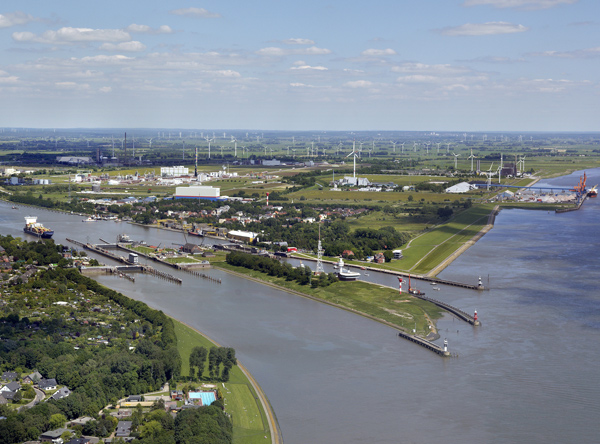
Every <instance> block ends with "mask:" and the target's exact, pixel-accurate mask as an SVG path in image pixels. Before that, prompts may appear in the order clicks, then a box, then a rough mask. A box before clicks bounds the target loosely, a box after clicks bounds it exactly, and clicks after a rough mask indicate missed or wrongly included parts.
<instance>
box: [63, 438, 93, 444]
mask: <svg viewBox="0 0 600 444" xmlns="http://www.w3.org/2000/svg"><path fill="white" fill-rule="evenodd" d="M89 442H90V439H89V438H73V439H71V440H69V441H67V442H66V443H65V444H88V443H89Z"/></svg>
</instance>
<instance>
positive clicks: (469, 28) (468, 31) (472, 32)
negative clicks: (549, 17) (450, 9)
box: [440, 22, 529, 36]
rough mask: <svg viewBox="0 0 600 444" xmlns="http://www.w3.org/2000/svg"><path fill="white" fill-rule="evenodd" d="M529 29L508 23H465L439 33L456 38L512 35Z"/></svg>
mask: <svg viewBox="0 0 600 444" xmlns="http://www.w3.org/2000/svg"><path fill="white" fill-rule="evenodd" d="M528 30H529V28H528V27H526V26H523V25H515V24H513V23H508V22H487V23H466V24H464V25H460V26H453V27H448V28H444V29H442V30H441V31H440V32H441V33H442V34H444V35H450V36H457V35H466V36H478V35H498V34H514V33H517V32H525V31H528Z"/></svg>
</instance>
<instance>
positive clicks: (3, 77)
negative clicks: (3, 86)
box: [0, 71, 19, 83]
mask: <svg viewBox="0 0 600 444" xmlns="http://www.w3.org/2000/svg"><path fill="white" fill-rule="evenodd" d="M18 80H19V78H18V77H17V76H11V75H8V73H7V72H6V71H0V83H16V82H17V81H18Z"/></svg>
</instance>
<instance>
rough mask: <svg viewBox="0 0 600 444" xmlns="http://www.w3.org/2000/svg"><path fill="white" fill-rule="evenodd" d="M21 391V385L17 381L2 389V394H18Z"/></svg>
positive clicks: (0, 390) (0, 389)
mask: <svg viewBox="0 0 600 444" xmlns="http://www.w3.org/2000/svg"><path fill="white" fill-rule="evenodd" d="M19 390H21V384H19V383H18V382H17V381H13V382H9V383H8V384H6V385H5V386H4V387H2V388H0V392H17V391H19Z"/></svg>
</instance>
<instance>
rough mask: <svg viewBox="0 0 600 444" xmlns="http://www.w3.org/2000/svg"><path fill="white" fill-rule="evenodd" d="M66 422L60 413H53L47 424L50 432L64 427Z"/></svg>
mask: <svg viewBox="0 0 600 444" xmlns="http://www.w3.org/2000/svg"><path fill="white" fill-rule="evenodd" d="M66 422H67V418H66V417H65V415H63V414H62V413H55V414H54V415H52V416H50V421H49V423H48V425H49V427H50V430H55V429H59V428H61V427H62V426H64V425H65V423H66Z"/></svg>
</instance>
